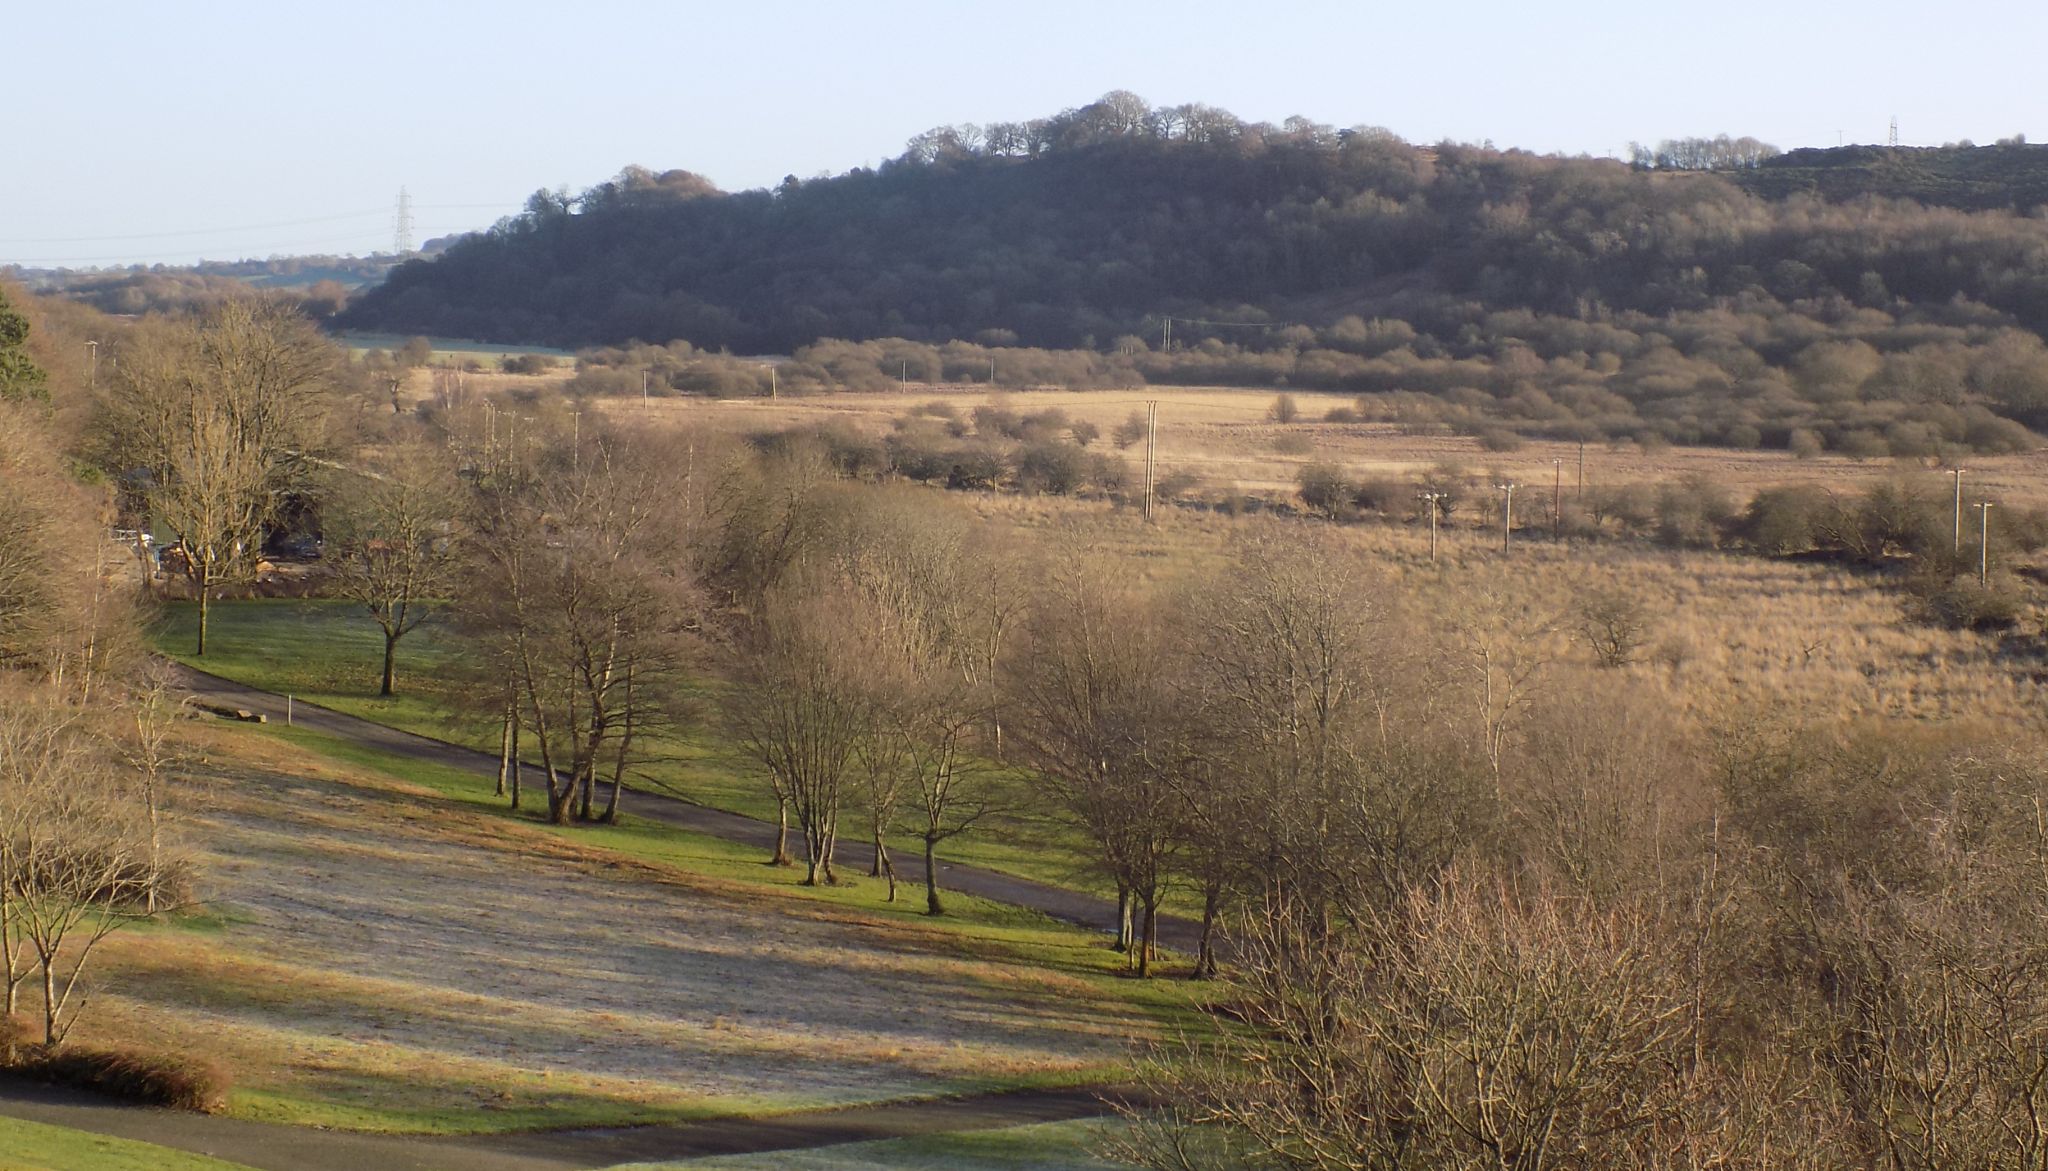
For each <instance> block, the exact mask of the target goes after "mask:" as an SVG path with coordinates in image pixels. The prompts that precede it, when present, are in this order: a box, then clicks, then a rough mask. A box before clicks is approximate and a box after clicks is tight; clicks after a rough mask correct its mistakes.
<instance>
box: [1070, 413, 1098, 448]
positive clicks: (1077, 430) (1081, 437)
mask: <svg viewBox="0 0 2048 1171" xmlns="http://www.w3.org/2000/svg"><path fill="white" fill-rule="evenodd" d="M1067 433H1068V434H1070V435H1072V436H1073V437H1074V442H1076V443H1078V444H1080V445H1081V446H1083V447H1086V446H1088V445H1089V444H1091V443H1093V442H1095V441H1096V440H1097V439H1099V438H1101V437H1102V428H1100V427H1098V426H1096V425H1095V424H1093V423H1091V422H1089V421H1088V420H1086V419H1076V420H1074V423H1073V426H1071V427H1068V428H1067Z"/></svg>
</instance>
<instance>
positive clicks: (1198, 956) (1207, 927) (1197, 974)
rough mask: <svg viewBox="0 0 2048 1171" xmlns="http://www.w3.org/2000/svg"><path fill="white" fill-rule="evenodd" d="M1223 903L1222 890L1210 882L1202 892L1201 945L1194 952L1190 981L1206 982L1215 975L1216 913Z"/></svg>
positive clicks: (1219, 886)
mask: <svg viewBox="0 0 2048 1171" xmlns="http://www.w3.org/2000/svg"><path fill="white" fill-rule="evenodd" d="M1222 902H1223V888H1222V886H1221V885H1219V884H1217V883H1215V882H1211V883H1209V884H1208V886H1207V888H1206V889H1204V890H1203V891H1202V943H1201V946H1200V947H1198V948H1197V949H1196V951H1195V970H1194V973H1193V974H1192V975H1190V976H1189V977H1188V978H1189V979H1190V980H1207V979H1209V978H1210V977H1212V976H1214V975H1215V974H1216V942H1215V931H1216V912H1217V909H1218V908H1219V907H1220V906H1221V905H1222Z"/></svg>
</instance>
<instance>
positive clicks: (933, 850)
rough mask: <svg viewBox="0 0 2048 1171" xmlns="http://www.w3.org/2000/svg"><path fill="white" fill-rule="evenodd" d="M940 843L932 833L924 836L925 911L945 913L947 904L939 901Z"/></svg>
mask: <svg viewBox="0 0 2048 1171" xmlns="http://www.w3.org/2000/svg"><path fill="white" fill-rule="evenodd" d="M938 854H939V843H938V841H937V840H936V839H934V838H933V837H932V835H930V834H926V835H925V836H924V913H925V914H927V915H943V914H945V913H946V907H945V904H943V903H941V902H940V901H939V857H938Z"/></svg>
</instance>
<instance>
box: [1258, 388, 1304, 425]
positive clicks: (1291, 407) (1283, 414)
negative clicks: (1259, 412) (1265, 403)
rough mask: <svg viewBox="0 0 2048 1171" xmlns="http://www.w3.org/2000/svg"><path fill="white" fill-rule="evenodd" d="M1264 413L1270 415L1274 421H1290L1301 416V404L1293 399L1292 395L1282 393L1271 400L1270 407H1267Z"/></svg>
mask: <svg viewBox="0 0 2048 1171" xmlns="http://www.w3.org/2000/svg"><path fill="white" fill-rule="evenodd" d="M1266 413H1267V414H1269V415H1271V416H1272V418H1273V421H1274V422H1275V423H1292V422H1294V421H1295V420H1296V419H1299V418H1301V404H1300V403H1297V402H1295V401H1294V396H1293V395H1291V394H1283V395H1281V396H1280V397H1278V398H1276V399H1274V400H1273V405H1272V407H1270V408H1268V410H1267V412H1266Z"/></svg>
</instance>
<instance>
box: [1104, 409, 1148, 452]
mask: <svg viewBox="0 0 2048 1171" xmlns="http://www.w3.org/2000/svg"><path fill="white" fill-rule="evenodd" d="M1109 437H1110V438H1111V439H1113V440H1115V441H1116V445H1117V446H1118V447H1129V446H1130V445H1131V444H1133V443H1136V442H1137V441H1138V440H1140V439H1143V438H1144V437H1145V416H1144V415H1142V414H1140V413H1139V412H1137V411H1132V412H1131V414H1130V417H1129V418H1127V419H1125V420H1124V421H1123V422H1121V423H1118V424H1117V425H1116V430H1114V431H1111V432H1110V433H1109Z"/></svg>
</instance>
